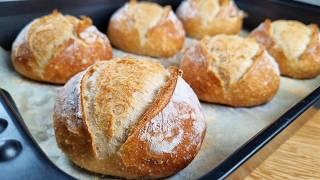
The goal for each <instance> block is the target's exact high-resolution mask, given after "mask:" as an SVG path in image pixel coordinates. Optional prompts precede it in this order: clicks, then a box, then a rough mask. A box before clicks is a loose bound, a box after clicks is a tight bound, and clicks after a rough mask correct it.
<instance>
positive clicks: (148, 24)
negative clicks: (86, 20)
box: [108, 1, 185, 57]
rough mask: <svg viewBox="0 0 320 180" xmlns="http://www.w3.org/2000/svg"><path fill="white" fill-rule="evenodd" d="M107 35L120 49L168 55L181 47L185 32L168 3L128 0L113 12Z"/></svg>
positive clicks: (137, 52)
mask: <svg viewBox="0 0 320 180" xmlns="http://www.w3.org/2000/svg"><path fill="white" fill-rule="evenodd" d="M108 36H109V38H110V41H111V43H112V44H113V45H114V46H116V47H117V48H119V49H121V50H124V51H127V52H131V53H135V54H140V55H147V56H153V57H170V56H173V55H175V54H176V53H177V52H178V51H179V50H180V49H181V48H182V47H183V43H184V39H185V32H184V29H183V25H182V23H181V22H180V21H179V20H178V18H177V17H176V15H175V14H174V12H173V11H172V10H171V7H169V6H165V7H161V6H160V5H158V4H156V3H152V2H135V1H130V2H129V3H126V4H125V5H124V6H123V7H121V8H120V9H119V10H118V11H116V12H115V13H114V14H113V15H112V17H111V19H110V21H109V26H108Z"/></svg>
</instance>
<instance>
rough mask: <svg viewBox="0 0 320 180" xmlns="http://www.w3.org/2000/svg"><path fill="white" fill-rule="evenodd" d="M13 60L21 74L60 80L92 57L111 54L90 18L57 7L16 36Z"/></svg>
mask: <svg viewBox="0 0 320 180" xmlns="http://www.w3.org/2000/svg"><path fill="white" fill-rule="evenodd" d="M11 56H12V62H13V65H14V67H15V69H16V70H17V71H18V72H19V73H20V74H22V75H24V76H26V77H28V78H30V79H33V80H38V81H44V82H49V83H56V84H63V83H65V82H66V81H67V80H68V79H70V77H71V76H73V75H75V74H76V73H78V72H80V71H82V70H84V69H85V68H87V67H88V66H89V65H91V64H93V63H94V62H95V61H99V60H107V59H110V58H111V57H112V49H111V46H110V43H109V40H108V38H107V37H106V36H105V35H103V34H102V33H101V32H99V31H98V30H97V28H96V27H94V26H93V25H92V22H91V19H89V18H87V17H82V19H77V18H75V17H73V16H64V15H62V14H60V13H59V12H57V11H54V12H53V13H52V14H50V15H47V16H43V17H41V18H38V19H35V20H34V21H32V22H31V23H30V24H28V25H27V26H26V27H25V28H24V29H23V30H22V31H21V32H20V34H19V35H18V36H17V38H16V40H15V42H14V43H13V46H12V55H11Z"/></svg>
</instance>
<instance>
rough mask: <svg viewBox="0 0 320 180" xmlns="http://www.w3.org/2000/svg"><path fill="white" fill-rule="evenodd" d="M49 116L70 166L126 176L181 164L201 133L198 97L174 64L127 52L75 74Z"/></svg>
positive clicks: (162, 172) (170, 170)
mask: <svg viewBox="0 0 320 180" xmlns="http://www.w3.org/2000/svg"><path fill="white" fill-rule="evenodd" d="M53 119H54V130H55V136H56V140H57V142H58V145H59V147H60V148H61V149H62V150H63V151H64V152H65V153H66V155H67V156H68V157H69V158H70V159H71V160H72V161H73V162H74V163H75V164H77V165H79V166H80V167H82V168H85V169H87V170H89V171H93V172H97V173H101V174H106V175H112V176H119V177H125V178H155V177H164V176H169V175H172V174H174V173H176V172H177V171H179V170H181V169H183V168H184V167H186V166H187V165H188V164H189V163H190V162H191V161H192V159H193V158H194V157H195V156H196V154H197V153H198V151H199V149H200V146H201V143H202V140H203V137H204V135H205V130H206V125H205V121H204V115H203V114H202V112H201V108H200V103H199V100H198V98H197V96H196V95H195V94H194V92H193V91H192V89H191V88H190V87H189V85H188V84H187V83H186V82H185V81H184V80H183V79H182V78H181V77H180V72H179V70H178V69H176V68H171V69H170V70H166V69H164V68H163V67H162V66H161V65H160V64H159V63H156V62H152V61H151V60H150V61H138V60H136V59H132V58H127V57H125V58H122V59H114V60H111V61H105V62H98V63H96V64H94V65H92V66H91V67H89V68H88V69H87V70H86V71H84V72H82V73H79V74H77V75H76V76H75V77H73V78H72V79H71V80H70V81H69V82H68V83H67V84H66V85H65V87H64V89H63V90H62V91H61V92H60V94H59V96H58V99H57V101H56V104H55V108H54V115H53Z"/></svg>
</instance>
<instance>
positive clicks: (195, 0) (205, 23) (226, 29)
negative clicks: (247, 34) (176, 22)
mask: <svg viewBox="0 0 320 180" xmlns="http://www.w3.org/2000/svg"><path fill="white" fill-rule="evenodd" d="M177 16H178V17H179V18H180V19H181V21H182V22H183V25H184V27H185V29H186V32H187V35H188V36H190V37H193V38H197V39H201V38H203V37H205V36H213V35H217V34H238V33H239V32H240V30H241V28H242V23H243V18H244V13H243V12H242V11H240V10H239V9H238V8H237V6H236V5H235V4H234V2H233V1H232V0H223V1H221V0H207V1H199V0H186V1H183V2H182V3H181V4H180V6H179V7H178V9H177Z"/></svg>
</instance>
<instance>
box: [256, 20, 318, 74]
mask: <svg viewBox="0 0 320 180" xmlns="http://www.w3.org/2000/svg"><path fill="white" fill-rule="evenodd" d="M251 36H252V37H255V38H256V39H257V41H258V42H260V43H261V44H263V45H264V46H266V48H267V49H268V51H269V53H270V54H271V55H272V56H273V57H274V58H275V60H276V61H277V62H278V64H279V67H280V71H281V74H283V75H286V76H289V77H293V78H299V79H304V78H312V77H315V76H317V75H319V74H320V38H319V29H318V27H317V25H315V24H311V25H309V26H307V25H304V24H303V23H301V22H299V21H293V20H277V21H274V22H271V21H270V20H269V19H267V20H266V21H265V22H263V23H262V24H261V25H260V26H259V27H257V28H256V29H255V30H253V31H252V32H251Z"/></svg>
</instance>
